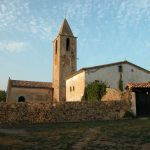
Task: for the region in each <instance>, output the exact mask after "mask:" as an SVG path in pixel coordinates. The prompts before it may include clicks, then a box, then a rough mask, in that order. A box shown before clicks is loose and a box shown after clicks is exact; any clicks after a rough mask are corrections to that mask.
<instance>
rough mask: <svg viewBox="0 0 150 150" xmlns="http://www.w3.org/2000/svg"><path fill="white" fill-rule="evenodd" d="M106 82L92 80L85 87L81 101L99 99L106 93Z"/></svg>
mask: <svg viewBox="0 0 150 150" xmlns="http://www.w3.org/2000/svg"><path fill="white" fill-rule="evenodd" d="M106 87H107V86H106V84H105V83H104V82H102V81H94V82H92V83H90V84H88V85H87V86H86V87H85V90H84V95H83V97H82V101H99V100H101V98H102V97H103V95H105V94H106Z"/></svg>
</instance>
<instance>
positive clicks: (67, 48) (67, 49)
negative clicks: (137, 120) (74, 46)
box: [66, 38, 70, 51]
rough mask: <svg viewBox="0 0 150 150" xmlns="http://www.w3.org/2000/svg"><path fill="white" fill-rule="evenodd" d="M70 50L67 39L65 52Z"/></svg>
mask: <svg viewBox="0 0 150 150" xmlns="http://www.w3.org/2000/svg"><path fill="white" fill-rule="evenodd" d="M69 50H70V39H69V38H67V40H66V51H69Z"/></svg>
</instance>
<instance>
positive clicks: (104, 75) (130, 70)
mask: <svg viewBox="0 0 150 150" xmlns="http://www.w3.org/2000/svg"><path fill="white" fill-rule="evenodd" d="M118 66H119V65H114V66H108V67H104V68H99V69H98V68H96V69H90V70H87V71H86V74H85V76H86V77H85V80H86V85H87V84H88V83H90V82H93V81H94V80H101V81H104V82H106V83H107V85H109V86H110V87H111V88H115V89H118V82H119V79H120V73H119V71H118ZM122 68H123V74H122V80H123V87H124V89H125V86H126V85H127V83H128V82H148V81H149V80H150V74H149V73H147V72H145V71H143V70H140V69H138V68H137V67H134V66H132V65H130V64H122Z"/></svg>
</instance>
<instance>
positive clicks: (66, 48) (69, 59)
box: [6, 19, 77, 102]
mask: <svg viewBox="0 0 150 150" xmlns="http://www.w3.org/2000/svg"><path fill="white" fill-rule="evenodd" d="M76 41H77V37H75V36H74V35H73V33H72V31H71V28H70V26H69V24H68V22H67V20H66V19H64V21H63V23H62V25H61V28H60V31H59V33H58V35H57V37H56V38H55V40H54V51H53V82H52V83H51V82H35V81H22V80H12V79H10V78H9V80H8V86H7V99H6V101H7V102H65V101H66V77H67V76H70V75H72V74H73V73H75V72H76V67H77V63H76V51H77V50H76Z"/></svg>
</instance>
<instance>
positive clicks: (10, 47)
mask: <svg viewBox="0 0 150 150" xmlns="http://www.w3.org/2000/svg"><path fill="white" fill-rule="evenodd" d="M27 47H28V44H27V43H24V42H19V41H12V42H0V51H3V52H11V53H18V52H22V51H25V49H26V48H27Z"/></svg>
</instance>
